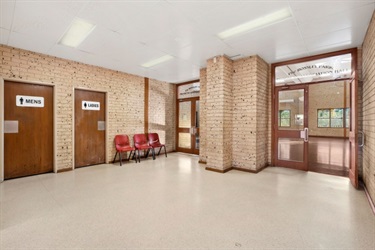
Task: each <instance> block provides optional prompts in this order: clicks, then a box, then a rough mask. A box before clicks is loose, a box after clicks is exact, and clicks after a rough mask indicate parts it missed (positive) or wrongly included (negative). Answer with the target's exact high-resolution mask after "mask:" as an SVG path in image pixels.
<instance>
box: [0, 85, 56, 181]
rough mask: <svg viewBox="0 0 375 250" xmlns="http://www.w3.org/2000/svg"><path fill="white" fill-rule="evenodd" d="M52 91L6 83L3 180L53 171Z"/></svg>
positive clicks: (45, 88) (34, 86) (46, 88)
mask: <svg viewBox="0 0 375 250" xmlns="http://www.w3.org/2000/svg"><path fill="white" fill-rule="evenodd" d="M53 130H54V128H53V87H52V86H48V85H39V84H29V83H23V82H13V81H5V82H4V179H11V178H17V177H24V176H30V175H35V174H42V173H49V172H52V171H53V160H54V159H53V158H54V156H53V148H54V146H53Z"/></svg>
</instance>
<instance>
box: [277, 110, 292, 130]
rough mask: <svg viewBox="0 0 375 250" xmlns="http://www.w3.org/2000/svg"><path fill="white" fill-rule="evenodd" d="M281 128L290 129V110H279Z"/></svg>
mask: <svg viewBox="0 0 375 250" xmlns="http://www.w3.org/2000/svg"><path fill="white" fill-rule="evenodd" d="M279 127H290V109H285V110H279Z"/></svg>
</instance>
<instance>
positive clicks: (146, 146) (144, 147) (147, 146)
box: [135, 144, 152, 150]
mask: <svg viewBox="0 0 375 250" xmlns="http://www.w3.org/2000/svg"><path fill="white" fill-rule="evenodd" d="M135 147H136V148H137V149H140V150H143V149H150V148H152V147H151V146H150V145H148V144H142V145H135Z"/></svg>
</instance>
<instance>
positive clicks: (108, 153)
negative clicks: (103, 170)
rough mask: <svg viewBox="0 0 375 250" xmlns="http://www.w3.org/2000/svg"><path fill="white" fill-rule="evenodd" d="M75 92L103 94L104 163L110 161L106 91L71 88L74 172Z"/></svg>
mask: <svg viewBox="0 0 375 250" xmlns="http://www.w3.org/2000/svg"><path fill="white" fill-rule="evenodd" d="M76 90H83V91H90V92H98V93H103V94H104V98H105V100H104V103H105V110H104V114H105V120H104V121H105V130H104V154H105V163H108V162H109V161H110V159H109V155H110V152H108V148H107V145H109V144H108V139H109V136H108V128H109V124H108V91H106V90H102V89H92V88H85V87H73V94H72V97H73V100H72V103H73V109H72V112H73V114H72V138H73V143H72V166H73V167H72V170H74V169H75V168H76V166H75V123H76V121H75V97H76V96H75V91H76Z"/></svg>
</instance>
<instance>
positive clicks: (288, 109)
mask: <svg viewBox="0 0 375 250" xmlns="http://www.w3.org/2000/svg"><path fill="white" fill-rule="evenodd" d="M275 110H276V112H275V113H274V120H275V124H274V131H275V137H274V140H275V141H274V144H273V145H274V147H275V148H274V152H275V155H274V157H275V158H274V162H275V165H276V166H280V167H287V168H293V169H299V170H307V166H308V145H309V144H308V112H307V111H308V85H301V86H291V87H277V88H276V89H275Z"/></svg>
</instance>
